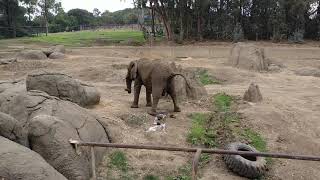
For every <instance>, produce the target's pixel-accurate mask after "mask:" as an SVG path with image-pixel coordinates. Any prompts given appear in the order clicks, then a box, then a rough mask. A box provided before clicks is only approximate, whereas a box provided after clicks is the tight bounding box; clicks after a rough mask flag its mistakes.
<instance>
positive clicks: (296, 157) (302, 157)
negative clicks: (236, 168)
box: [69, 139, 320, 161]
mask: <svg viewBox="0 0 320 180" xmlns="http://www.w3.org/2000/svg"><path fill="white" fill-rule="evenodd" d="M69 142H70V143H71V144H77V145H78V146H96V147H110V148H125V149H146V150H161V151H180V152H197V149H199V148H183V147H172V146H171V147H170V146H154V145H130V144H116V143H96V142H82V141H77V140H72V139H71V140H69ZM201 150H202V151H201V152H202V153H208V154H227V155H244V156H259V157H270V158H282V159H294V160H305V161H320V156H308V155H291V154H283V153H265V152H249V151H229V150H221V149H205V148H201Z"/></svg>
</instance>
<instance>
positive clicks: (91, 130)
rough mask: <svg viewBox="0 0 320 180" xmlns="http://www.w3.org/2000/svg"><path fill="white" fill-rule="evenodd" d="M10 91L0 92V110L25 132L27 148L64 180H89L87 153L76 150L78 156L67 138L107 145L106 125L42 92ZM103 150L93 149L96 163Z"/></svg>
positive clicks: (73, 106) (81, 110)
mask: <svg viewBox="0 0 320 180" xmlns="http://www.w3.org/2000/svg"><path fill="white" fill-rule="evenodd" d="M18 89H19V88H17V90H12V88H9V89H6V90H4V91H3V92H2V93H0V111H1V112H4V113H6V114H9V115H11V116H12V117H13V118H15V119H16V120H17V121H19V122H20V123H21V124H22V126H23V127H28V129H29V135H28V139H29V146H30V148H31V149H32V150H33V151H36V152H38V153H39V154H40V155H41V156H42V157H43V158H44V159H45V160H46V161H47V162H48V163H49V164H50V165H52V166H53V167H54V168H55V169H56V170H57V171H59V172H60V173H61V174H63V175H64V176H65V177H66V178H68V179H71V180H72V179H80V180H82V179H89V176H90V172H91V166H90V161H91V158H90V151H89V148H88V147H79V150H80V152H81V155H77V153H76V151H75V149H74V148H73V147H72V145H70V144H69V139H75V140H82V141H89V142H100V143H108V142H110V138H109V134H108V130H107V126H106V124H105V123H104V122H103V121H102V120H101V119H100V118H99V117H97V116H95V115H93V114H91V113H90V112H88V111H87V110H86V109H84V108H82V107H80V106H78V105H77V104H74V103H72V102H70V101H64V100H61V99H59V98H57V97H54V96H50V95H48V94H46V93H45V92H42V91H25V90H23V89H21V90H20V91H18ZM105 150H106V149H105V148H95V152H96V153H95V155H96V163H97V164H98V163H100V160H101V159H102V157H103V154H104V152H105Z"/></svg>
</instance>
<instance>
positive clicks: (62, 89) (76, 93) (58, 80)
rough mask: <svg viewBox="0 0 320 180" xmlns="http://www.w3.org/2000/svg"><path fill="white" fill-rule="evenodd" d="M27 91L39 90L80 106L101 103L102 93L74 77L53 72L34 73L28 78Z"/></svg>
mask: <svg viewBox="0 0 320 180" xmlns="http://www.w3.org/2000/svg"><path fill="white" fill-rule="evenodd" d="M26 82H27V90H28V91H29V90H39V91H44V92H46V93H48V94H49V95H51V96H56V97H58V98H60V99H63V100H68V101H71V102H74V103H77V104H79V105H80V106H83V107H85V106H91V105H95V104H98V103H99V102H100V93H99V92H98V91H97V89H96V88H95V87H93V86H91V85H88V84H85V83H83V82H80V81H79V80H75V79H73V78H72V77H70V76H68V75H65V74H61V73H53V72H44V71H41V72H40V71H39V72H34V73H31V74H29V75H28V77H27V81H26Z"/></svg>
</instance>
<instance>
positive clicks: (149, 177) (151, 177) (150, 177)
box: [143, 175, 160, 180]
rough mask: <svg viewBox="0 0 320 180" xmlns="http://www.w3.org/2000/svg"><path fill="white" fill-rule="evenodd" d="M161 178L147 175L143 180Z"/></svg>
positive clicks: (157, 179)
mask: <svg viewBox="0 0 320 180" xmlns="http://www.w3.org/2000/svg"><path fill="white" fill-rule="evenodd" d="M159 179H160V178H159V177H157V176H154V175H146V176H144V177H143V180H159Z"/></svg>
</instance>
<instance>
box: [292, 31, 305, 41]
mask: <svg viewBox="0 0 320 180" xmlns="http://www.w3.org/2000/svg"><path fill="white" fill-rule="evenodd" d="M303 38H304V31H302V30H297V31H295V32H294V33H293V34H292V35H291V36H290V37H289V42H291V43H303V42H304V40H303Z"/></svg>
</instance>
